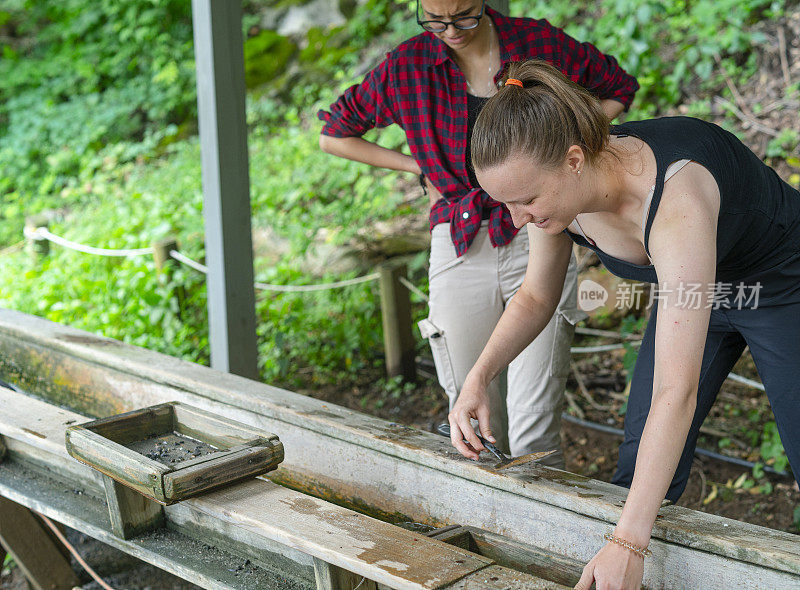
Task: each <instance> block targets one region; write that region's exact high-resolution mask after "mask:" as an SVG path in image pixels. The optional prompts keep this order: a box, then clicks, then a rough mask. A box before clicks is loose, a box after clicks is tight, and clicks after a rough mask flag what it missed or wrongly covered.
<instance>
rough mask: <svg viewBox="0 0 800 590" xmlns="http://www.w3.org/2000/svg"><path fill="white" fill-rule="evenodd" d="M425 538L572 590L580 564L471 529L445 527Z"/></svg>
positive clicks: (577, 577)
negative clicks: (481, 556) (465, 550)
mask: <svg viewBox="0 0 800 590" xmlns="http://www.w3.org/2000/svg"><path fill="white" fill-rule="evenodd" d="M428 536H429V537H431V538H432V539H438V540H439V541H444V542H445V543H449V544H451V545H455V546H456V547H461V548H462V549H467V550H469V551H472V552H473V553H477V554H478V555H483V556H484V557H488V558H489V559H492V560H493V561H495V562H496V563H497V565H501V566H503V567H507V568H511V569H513V570H516V571H520V572H525V573H527V574H531V575H532V576H535V577H537V578H542V579H547V580H550V581H552V582H556V583H558V584H564V585H565V586H569V587H573V586H575V584H577V583H578V580H580V578H581V573H582V572H583V566H584V564H583V562H580V561H578V560H576V559H570V558H569V557H565V556H563V555H559V554H557V553H553V552H551V551H546V550H544V549H539V548H537V547H534V546H532V545H528V544H525V543H520V542H518V541H514V540H512V539H509V538H508V537H504V536H503V535H497V534H495V533H492V532H489V531H485V530H482V529H478V528H475V527H471V526H455V527H447V528H445V529H442V530H441V531H431V532H430V533H428Z"/></svg>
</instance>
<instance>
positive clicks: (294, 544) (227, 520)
mask: <svg viewBox="0 0 800 590" xmlns="http://www.w3.org/2000/svg"><path fill="white" fill-rule="evenodd" d="M3 402H5V403H7V404H11V405H14V406H16V407H20V406H23V405H24V406H26V407H27V410H28V413H27V415H28V418H27V421H26V419H25V418H24V417H22V416H18V418H19V420H20V421H21V422H20V423H19V425H18V427H19V428H21V429H23V431H24V429H25V428H27V426H26V424H27V423H30V422H34V421H35V423H36V424H38V425H39V429H40V430H42V431H46V432H48V434H49V436H50V437H51V438H49V439H48V438H47V437H45V436H42V433H38V434H39V436H37V437H36V438H37V440H38V444H39V445H41V446H42V447H43V448H44V449H45V450H49V451H51V452H52V453H53V454H54V455H58V456H60V457H61V458H62V459H64V460H67V461H72V460H73V459H72V458H71V457H69V456H68V455H67V454H66V449H65V448H64V447H62V446H60V445H58V444H56V443H55V440H57V439H58V438H61V437H59V436H58V433H59V430H60V431H61V436H62V437H63V433H64V429H65V426H64V424H65V422H69V421H72V420H79V419H80V416H78V415H75V414H73V415H69V413H66V414H65V411H64V410H60V409H58V408H55V407H53V406H51V405H50V404H46V403H44V402H41V401H38V400H33V399H32V398H28V397H27V396H25V395H23V394H19V393H15V392H11V391H8V392H0V403H3ZM31 411H34V412H35V414H32V413H31ZM34 415H35V416H36V418H33V416H34ZM3 420H4V419H3V418H0V432H5V431H6V430H7V425H6V424H5V423H4V422H3ZM28 430H30V429H28ZM56 466H57V463H56V462H55V461H54V462H53V467H56ZM183 504H184V505H185V506H187V507H189V508H190V510H191V514H193V515H195V516H193V517H191V516H190V517H189V518H198V517H199V516H200V515H202V517H204V518H205V522H206V523H222V526H220V527H219V528H220V529H222V528H223V527H224V526H225V525H230V526H233V527H237V528H243V529H246V530H247V531H248V532H249V533H250V534H251V535H255V536H260V537H264V538H266V539H269V540H271V541H273V542H277V543H279V544H281V545H284V546H287V547H291V548H294V549H297V550H299V551H301V552H302V553H305V554H307V555H311V556H313V557H315V558H317V559H321V560H323V561H325V562H326V563H329V564H331V565H333V566H335V567H338V568H341V569H344V570H347V571H348V572H353V573H355V574H358V575H360V576H363V577H366V578H367V579H368V580H372V581H375V582H377V583H381V584H384V585H386V586H388V587H390V588H397V589H409V590H412V589H413V590H423V589H431V590H433V589H437V588H443V587H447V586H449V585H452V584H454V583H456V582H458V581H459V580H462V579H465V578H467V577H468V576H469V575H471V574H472V573H474V572H477V571H479V570H482V569H484V568H486V567H488V566H490V565H492V564H493V563H494V562H493V560H491V559H488V558H485V557H482V556H479V555H476V554H474V553H470V552H468V551H465V550H463V549H460V548H457V547H453V546H451V545H448V544H446V543H443V542H440V541H436V540H433V539H430V538H428V537H426V536H424V535H421V534H418V533H414V532H411V531H408V530H406V529H403V528H400V527H396V526H394V525H391V524H388V523H385V522H382V521H379V520H376V519H374V518H371V517H369V516H365V515H363V514H359V513H357V512H353V511H351V510H348V509H346V508H342V507H339V506H336V505H333V504H330V503H328V502H325V501H324V500H320V499H318V498H314V497H311V496H308V495H305V494H302V493H300V492H296V491H294V490H290V489H287V488H283V487H281V486H279V485H276V484H274V483H272V482H270V481H267V480H263V479H255V480H251V481H248V482H244V483H241V484H236V485H233V486H230V487H228V488H225V489H222V490H218V491H216V492H211V493H208V494H205V495H203V496H199V497H197V498H193V499H189V500H186V501H185V502H184V503H183ZM334 571H335V570H334ZM516 578H517V579H519V580H523V581H524V580H525V579H527V580H529V582H530V583H531V584H533V586H530V587H539V586H538V584H539V582H540V580H538V579H536V578H533V577H531V576H527V575H526V574H519V575H518V576H516Z"/></svg>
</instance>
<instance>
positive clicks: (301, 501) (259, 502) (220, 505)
mask: <svg viewBox="0 0 800 590" xmlns="http://www.w3.org/2000/svg"><path fill="white" fill-rule="evenodd" d="M185 503H186V504H190V505H191V506H192V507H193V508H194V509H196V510H198V511H199V512H201V513H203V514H205V515H207V516H211V517H214V518H216V519H218V520H220V521H223V522H234V523H236V524H238V525H239V526H242V527H246V528H247V529H248V530H249V531H250V532H252V533H256V534H260V535H263V536H264V537H267V538H269V539H273V540H277V541H279V542H281V543H282V544H284V545H287V546H289V547H294V548H296V549H299V550H301V551H303V552H304V553H307V554H309V555H312V556H313V557H316V558H318V559H321V560H323V561H325V562H326V563H330V564H332V565H335V566H338V567H340V568H342V569H345V570H347V571H350V572H353V573H356V574H358V575H360V576H365V577H366V578H367V579H368V580H373V581H375V582H379V583H382V584H386V585H388V586H390V587H392V588H398V589H406V588H408V589H414V590H421V589H423V588H428V589H431V588H439V587H440V586H442V585H444V584H447V583H452V582H455V581H456V580H459V579H461V578H462V577H464V576H465V575H467V574H469V573H471V572H473V571H475V570H476V569H479V568H483V567H485V566H487V565H489V564H491V563H492V562H491V560H489V559H486V558H484V557H480V556H478V555H475V554H472V553H469V552H467V551H464V550H461V549H458V548H456V547H451V546H449V545H447V544H445V543H441V542H439V541H435V540H432V539H428V538H427V537H425V536H424V535H418V534H415V533H412V532H411V531H408V530H405V529H402V528H399V527H396V526H393V525H390V524H387V523H384V522H382V521H379V520H375V519H374V518H370V517H368V516H365V515H363V514H359V513H357V512H353V511H351V510H347V509H345V508H341V507H339V506H336V505H333V504H329V503H328V502H325V501H324V500H320V499H318V498H314V497H312V496H307V495H305V494H302V493H300V492H295V491H293V490H289V489H286V488H283V487H281V486H278V485H275V484H273V483H272V482H268V481H265V480H262V479H256V480H253V481H248V482H244V483H241V484H238V485H236V486H231V487H229V488H226V489H223V490H219V491H216V492H211V493H209V494H206V495H204V496H199V497H197V498H192V499H189V500H186V501H185Z"/></svg>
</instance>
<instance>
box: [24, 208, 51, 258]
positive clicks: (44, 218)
mask: <svg viewBox="0 0 800 590" xmlns="http://www.w3.org/2000/svg"><path fill="white" fill-rule="evenodd" d="M49 226H50V216H49V215H48V214H46V213H41V214H39V215H31V216H29V217H26V218H25V229H26V230H28V231H31V230H36V229H38V228H40V227H43V228H44V229H47V228H48V227H49ZM28 251H29V252H30V253H31V255H32V256H33V257H34V258H39V257H41V256H47V255H48V254H50V240H46V239H44V238H28Z"/></svg>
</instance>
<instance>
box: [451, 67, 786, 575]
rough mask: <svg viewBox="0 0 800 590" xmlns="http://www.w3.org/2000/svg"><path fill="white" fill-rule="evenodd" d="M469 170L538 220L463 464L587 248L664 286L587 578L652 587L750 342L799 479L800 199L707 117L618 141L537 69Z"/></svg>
mask: <svg viewBox="0 0 800 590" xmlns="http://www.w3.org/2000/svg"><path fill="white" fill-rule="evenodd" d="M472 162H473V165H474V167H475V171H476V174H477V179H478V181H479V182H480V184H481V186H482V187H483V188H484V190H486V191H487V192H488V193H489V194H490V195H491V196H492V197H493V198H495V199H496V200H498V201H501V202H502V203H504V204H505V205H506V206H507V207H508V209H509V211H510V213H511V216H512V219H513V220H514V224H515V225H516V226H517V227H522V226H523V225H527V226H528V230H529V236H530V251H531V252H532V253H533V252H535V253H536V256H535V257H534V256H532V257H531V259H530V262H529V265H528V271H527V275H526V278H525V280H524V282H523V284H522V287H521V288H520V290H519V291H518V293H517V295H516V296H515V297H514V299H513V300H512V302H511V304H510V305H509V306H508V307H507V308H506V310H505V313H504V314H503V317H502V318H501V320H500V322H499V323H498V324H497V327H496V329H495V331H494V333H493V335H492V337H491V339H490V340H489V343H488V344H487V345H486V348H485V349H484V351H483V353H482V354H481V356H480V358H479V359H478V361H477V363H476V364H475V366H474V367H473V369H472V370H471V371H470V373H469V376H468V377H467V379H466V382H465V384H464V387H463V389H462V391H461V393H460V396H459V398H458V402H457V403H456V405H455V407H454V408H453V410H452V412H451V413H450V415H449V420H450V426H451V432H453V436H452V438H453V440H458V441H459V443H458V444H457V445H456V447H457V448H458V449H459V451H460V452H461V453H462V454H464V455H465V456H467V457H470V458H477V456H478V453H479V452H480V451H482V450H484V447H483V445H482V444H481V443H480V441H479V440H478V438H477V437H476V436H475V433H474V431H473V429H472V427H471V425H470V419H472V418H474V419H477V420H478V421H479V423H480V429H481V432H482V434H483V435H484V437H485V438H488V439H489V440H491V439H492V436H491V432H489V430H488V427H487V424H488V416H489V408H488V405H487V403H486V396H485V393H484V389H485V384H486V383H488V382H489V381H490V380H491V379H492V378H494V377H495V376H496V375H497V374H498V373H499V372H500V371H501V370H502V369H503V367H504V366H505V365H506V364H508V362H510V361H511V360H512V359H513V358H515V356H516V355H517V354H518V353H519V351H521V350H523V349H524V347H525V346H527V345H528V344H529V343H530V342H531V341H532V340H533V339H534V338H535V337H536V336H537V334H538V333H539V332H540V330H541V329H542V327H543V326H545V325H546V324H547V322H548V321H549V319H550V317H551V316H552V314H553V312H554V310H555V306H556V304H557V302H558V298H559V294H560V289H561V285H562V284H563V281H564V275H565V272H566V268H567V263H568V260H569V256H570V252H571V246H572V243H573V241H574V242H577V243H578V244H580V245H582V246H585V247H588V248H591V249H592V250H594V251H595V252H596V253H597V254H598V256H599V257H600V259H601V260H602V262H603V263H604V264H605V265H606V266H607V267H608V269H609V270H611V271H612V272H613V273H615V274H617V275H619V276H621V277H623V278H627V279H632V280H638V281H647V282H651V283H656V287H657V288H654V293H655V294H656V297H655V299H654V303H655V305H653V309H652V311H651V316H650V321H649V323H648V327H647V330H646V332H645V336H644V340H643V342H642V347H641V350H640V353H639V357H638V360H637V364H636V369H635V371H634V376H633V381H632V385H631V392H630V396H629V400H628V409H627V414H626V418H625V441H624V443H623V444H622V446H621V447H620V456H619V463H618V466H617V472H616V473H615V475H614V479H613V480H612V481H613V483H617V484H620V485H624V486H627V487H630V492H629V493H628V499H627V501H626V503H625V507H624V509H623V511H622V516H621V517H620V520H619V522H618V523H617V526H616V528H615V530H614V531H613V534H610V535H607V536H606V538H607V539H608V541H609V543H608V544H607V545H606V546H605V547H603V549H601V550H600V552H598V554H597V555H596V556H595V557H594V559H592V560H591V561H590V562H589V564H588V565H587V566H586V568H584V575H583V577H582V578H581V581H580V583H579V584H578V587H579V588H586V589H588V588H589V587H590V586H591V584H592V582H593V581H596V582H597V583H598V586H601V585H603V586H604V585H605V584H610V585H612V586H613V587H625V588H628V587H630V588H638V587H640V585H641V583H642V575H643V559H642V558H643V557H644V556H645V555H647V554H649V552H648V551H647V549H646V548H647V545H648V543H649V540H650V535H651V530H652V526H653V523H654V522H655V518H656V514H657V512H658V509H659V507H660V506H661V502H662V500H663V499H664V498H665V497H666V498H668V499H670V500H672V501H675V500H677V499H678V497H679V496H680V495H681V493H682V492H683V489H684V487H685V485H686V480H687V478H688V474H689V470H690V468H691V462H692V458H693V454H694V448H695V444H696V440H697V436H698V432H699V429H700V426H701V424H702V422H703V420H704V418H705V416H706V415H707V414H708V411H709V409H710V408H711V405H712V404H713V402H714V399H715V397H716V395H717V392H718V391H719V388H720V386H721V385H722V382H723V381H724V380H725V378H726V377H727V375H728V373H729V371H730V370H731V369H732V367H733V364H734V363H735V362H736V360H737V359H738V358H739V356H740V355H741V353H742V351H743V350H744V348H745V346H749V347H750V350H751V352H752V355H753V358H754V360H755V362H756V365H757V368H758V371H759V374H760V376H761V378H762V381H763V382H764V386H765V389H766V392H767V395H768V397H769V399H770V403H771V405H772V408H773V411H774V413H775V419H776V422H777V425H778V430H779V432H780V435H781V439H782V441H783V444H784V447H785V449H786V454H787V456H788V458H789V463H790V465H791V467H792V469H793V472H794V473H795V477H796V478H797V477H799V476H800V429H797V427H796V425H797V424H799V423H800V403H799V402H800V389H798V387H797V383H798V382H800V362H798V361H800V193H798V191H797V190H795V189H793V188H792V187H790V186H789V185H788V184H786V183H785V182H783V181H781V179H780V178H779V177H778V176H777V174H776V173H775V172H774V171H773V170H772V169H771V168H769V167H768V166H766V165H765V164H763V162H761V161H760V160H759V159H758V158H757V157H756V156H755V155H754V154H753V153H752V152H751V151H750V150H749V149H747V148H746V147H745V146H744V145H743V144H742V143H741V142H740V141H739V140H738V139H736V137H734V136H733V135H731V134H730V133H728V132H726V131H724V130H722V129H720V128H719V127H717V126H715V125H712V124H710V123H706V122H703V121H700V120H697V119H691V118H686V117H678V118H667V119H657V120H651V121H639V122H635V123H628V124H624V125H620V126H617V127H615V128H614V129H613V130H611V129H609V124H608V120H607V119H606V118H605V117H604V116H603V114H602V112H601V111H600V109H599V108H598V105H597V101H596V100H595V99H594V98H592V96H591V95H590V94H589V93H588V92H587V91H585V90H584V89H582V88H580V87H577V86H575V85H574V84H572V83H571V82H569V81H568V80H567V79H566V78H565V77H564V76H563V75H562V74H561V73H560V72H559V71H558V70H556V69H555V68H553V67H552V66H550V65H548V64H545V63H543V62H538V61H530V62H523V63H517V64H514V65H513V66H512V67H511V68H510V70H509V72H508V79H507V80H506V84H505V87H504V88H503V89H502V90H501V91H500V92H499V93H498V94H497V95H496V96H495V97H493V98H492V99H490V100H489V101H488V103H487V105H486V106H485V107H484V109H483V110H482V112H481V114H480V116H479V117H478V120H477V122H476V126H475V130H474V134H473V138H472ZM668 176H672V177H671V178H670V179H669V180H668V181H667V177H668ZM459 433H460V434H462V435H463V437H464V438H465V439H466V441H467V442H466V443H464V442H461V438H462V437H461V436H458V435H459ZM657 569H658V568H656V570H657Z"/></svg>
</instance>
